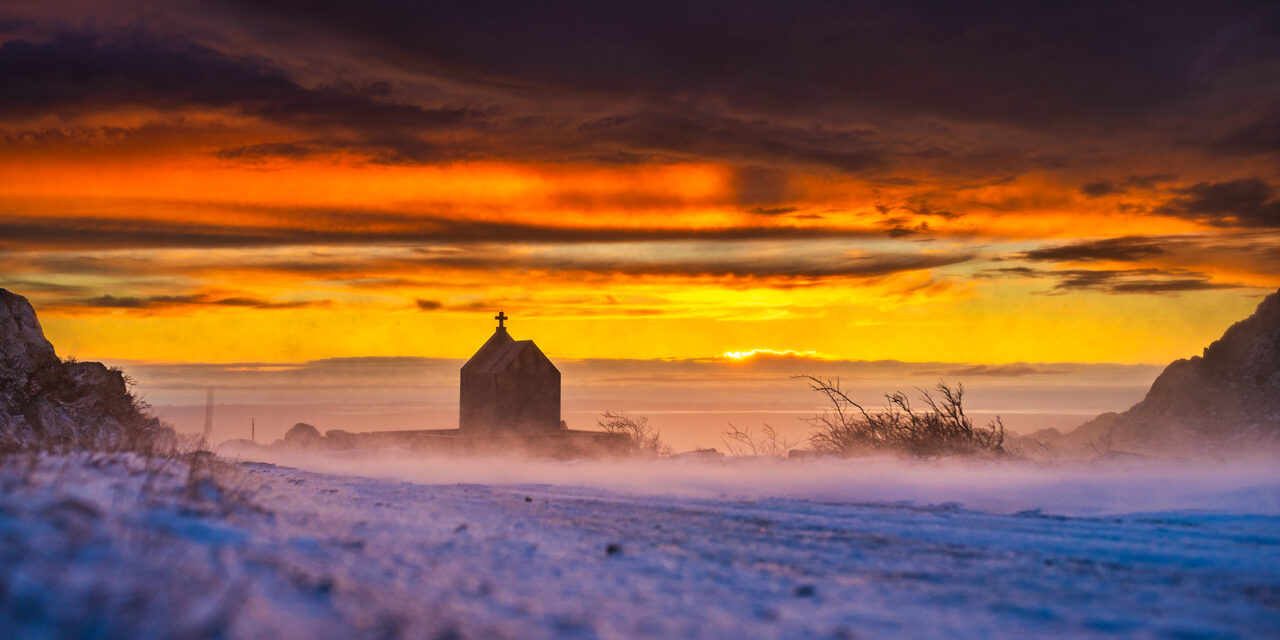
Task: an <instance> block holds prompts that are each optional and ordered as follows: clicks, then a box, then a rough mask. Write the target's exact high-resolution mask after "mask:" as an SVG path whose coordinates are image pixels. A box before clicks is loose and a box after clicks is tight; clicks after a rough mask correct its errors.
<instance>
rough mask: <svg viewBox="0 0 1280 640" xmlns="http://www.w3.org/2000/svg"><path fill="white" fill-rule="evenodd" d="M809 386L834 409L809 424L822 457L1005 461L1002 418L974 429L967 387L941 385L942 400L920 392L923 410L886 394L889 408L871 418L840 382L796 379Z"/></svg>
mask: <svg viewBox="0 0 1280 640" xmlns="http://www.w3.org/2000/svg"><path fill="white" fill-rule="evenodd" d="M795 377H797V378H800V379H803V380H807V381H808V382H809V388H811V389H813V390H814V391H817V392H818V393H821V394H822V395H823V396H825V397H826V398H827V401H828V402H829V403H830V407H831V408H830V409H829V410H827V411H824V412H823V413H821V414H818V415H816V416H814V417H812V418H810V419H809V420H808V422H809V424H810V425H811V426H812V427H813V431H814V432H813V435H811V436H810V438H809V441H810V442H811V443H812V444H813V447H814V449H816V450H818V451H821V452H823V453H830V454H834V455H840V456H851V455H858V454H863V453H871V452H876V451H896V452H902V453H907V454H910V455H916V456H941V455H955V454H971V453H980V452H989V453H995V454H1000V455H1004V449H1003V447H1002V445H1003V444H1004V423H1003V422H1002V421H1001V420H1000V418H999V417H997V418H996V419H994V420H992V421H991V422H989V423H988V424H987V426H985V427H977V428H975V427H974V426H973V421H972V420H971V419H970V418H969V416H967V415H965V413H964V406H963V399H964V385H960V384H957V385H956V386H954V387H953V386H950V385H948V384H946V383H945V382H939V383H938V386H937V387H935V388H934V391H936V392H937V393H938V394H939V396H940V397H935V396H934V395H933V394H932V393H931V392H929V391H927V390H924V389H919V388H917V391H919V392H920V396H919V400H920V402H921V405H922V406H920V407H913V406H912V405H911V400H910V398H908V397H907V395H906V394H905V393H902V392H901V391H898V392H895V393H890V394H885V399H886V400H888V404H887V405H886V406H885V407H884V409H882V410H880V411H877V412H868V411H867V410H866V409H865V408H863V406H862V405H860V404H858V403H857V402H854V401H853V400H852V399H851V398H850V397H849V396H848V395H846V394H845V392H844V391H843V390H841V388H840V379H839V378H836V379H825V380H824V379H821V378H817V377H814V376H795Z"/></svg>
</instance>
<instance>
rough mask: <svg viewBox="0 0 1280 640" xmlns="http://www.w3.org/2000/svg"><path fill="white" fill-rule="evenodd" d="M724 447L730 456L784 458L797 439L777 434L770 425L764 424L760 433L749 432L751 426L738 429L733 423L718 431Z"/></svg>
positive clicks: (796, 442)
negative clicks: (726, 428)
mask: <svg viewBox="0 0 1280 640" xmlns="http://www.w3.org/2000/svg"><path fill="white" fill-rule="evenodd" d="M720 438H721V440H723V441H724V448H725V449H726V450H728V452H729V455H731V456H769V457H774V458H785V457H787V453H788V452H789V451H791V450H792V449H794V448H796V445H797V444H800V443H799V441H793V440H787V439H785V438H782V437H781V436H779V435H778V431H777V430H776V429H774V428H773V427H772V426H771V425H768V424H765V425H764V426H763V427H761V428H760V433H759V434H755V433H752V432H751V427H744V428H742V429H739V428H738V427H736V426H734V425H733V424H730V425H729V429H728V430H727V431H722V432H721V433H720Z"/></svg>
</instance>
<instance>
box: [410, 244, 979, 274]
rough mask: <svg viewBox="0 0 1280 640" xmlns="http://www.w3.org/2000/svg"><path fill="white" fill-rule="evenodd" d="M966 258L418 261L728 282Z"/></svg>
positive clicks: (897, 269)
mask: <svg viewBox="0 0 1280 640" xmlns="http://www.w3.org/2000/svg"><path fill="white" fill-rule="evenodd" d="M974 257H975V256H974V255H973V254H969V253H937V254H933V253H874V254H869V255H857V256H849V255H837V256H832V255H829V254H811V255H806V256H768V257H762V256H751V255H744V256H735V257H732V258H684V259H682V258H664V259H644V260H634V259H628V258H626V257H625V256H618V257H610V258H582V257H575V256H550V255H538V256H527V255H518V254H511V253H508V252H504V251H494V252H484V251H467V252H451V253H445V254H437V253H434V252H424V254H423V258H422V262H423V263H424V264H433V265H440V266H448V267H455V268H466V269H495V268H497V269H530V270H539V271H544V270H545V271H567V272H591V273H611V274H623V275H637V276H644V275H662V276H667V275H670V276H693V277H697V276H709V277H721V276H723V277H733V278H815V279H820V278H832V277H849V278H874V277H878V276H885V275H889V274H893V273H901V272H906V271H922V270H927V269H936V268H938V267H945V266H950V265H955V264H960V263H963V262H968V261H970V260H972V259H973V258H974Z"/></svg>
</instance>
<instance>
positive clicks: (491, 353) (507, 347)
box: [462, 329, 555, 373]
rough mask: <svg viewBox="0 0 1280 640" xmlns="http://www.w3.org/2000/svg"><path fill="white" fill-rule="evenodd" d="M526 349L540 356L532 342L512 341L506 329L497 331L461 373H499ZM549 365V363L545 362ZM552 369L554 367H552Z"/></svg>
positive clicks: (465, 365) (538, 350)
mask: <svg viewBox="0 0 1280 640" xmlns="http://www.w3.org/2000/svg"><path fill="white" fill-rule="evenodd" d="M527 349H533V350H534V351H536V352H537V353H538V355H540V356H542V359H543V360H547V357H546V356H545V355H543V354H542V350H541V349H538V346H537V345H535V344H533V341H532V340H512V339H511V336H509V335H507V330H506V329H498V330H497V331H494V332H493V336H491V337H490V338H489V339H488V340H487V341H486V342H485V343H484V345H483V346H481V347H480V350H479V351H476V353H475V355H473V356H471V359H470V360H468V361H467V363H466V364H464V365H462V373H499V372H501V371H503V370H505V369H506V368H507V367H508V366H510V365H511V363H512V362H514V361H515V360H516V359H517V358H519V357H520V355H521V354H522V353H524V352H525V350H527ZM547 363H548V364H550V363H551V361H550V360H547ZM552 366H553V367H554V366H555V365H552Z"/></svg>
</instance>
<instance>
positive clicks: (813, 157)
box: [577, 110, 880, 172]
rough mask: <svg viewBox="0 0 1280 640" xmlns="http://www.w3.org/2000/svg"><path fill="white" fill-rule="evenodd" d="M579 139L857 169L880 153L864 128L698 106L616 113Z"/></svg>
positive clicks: (585, 128)
mask: <svg viewBox="0 0 1280 640" xmlns="http://www.w3.org/2000/svg"><path fill="white" fill-rule="evenodd" d="M577 133H578V135H579V136H580V139H579V144H616V145H623V146H625V147H627V148H629V149H633V150H636V149H639V150H654V151H658V150H661V151H675V152H681V153H686V154H690V155H707V156H716V157H723V158H738V159H741V160H751V159H759V158H769V159H771V160H782V161H789V162H794V163H801V164H813V165H821V166H829V167H833V168H836V169H840V170H844V171H849V172H856V171H861V170H864V169H867V168H870V167H872V166H874V165H875V164H876V163H878V162H879V160H880V153H879V152H878V151H876V150H873V149H872V148H871V146H870V144H869V140H868V138H869V134H868V133H867V132H846V131H832V130H824V129H816V128H803V129H802V128H797V127H786V126H782V125H779V124H775V123H770V122H763V121H758V120H757V121H748V120H742V119H737V118H730V117H724V116H718V115H714V114H709V113H704V112H699V111H696V110H691V111H686V112H684V113H670V112H667V113H661V112H654V111H649V112H641V113H631V114H626V115H615V116H609V117H607V118H600V119H597V120H594V121H591V122H587V123H584V124H582V125H581V126H579V127H578V130H577Z"/></svg>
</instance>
